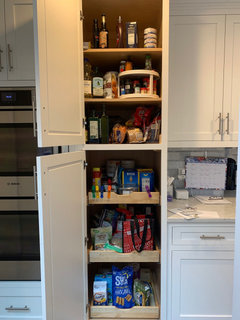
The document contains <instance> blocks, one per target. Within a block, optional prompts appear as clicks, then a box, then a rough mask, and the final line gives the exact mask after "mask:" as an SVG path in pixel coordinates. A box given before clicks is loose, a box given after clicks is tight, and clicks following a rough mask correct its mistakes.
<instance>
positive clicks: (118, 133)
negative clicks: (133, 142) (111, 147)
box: [111, 123, 127, 143]
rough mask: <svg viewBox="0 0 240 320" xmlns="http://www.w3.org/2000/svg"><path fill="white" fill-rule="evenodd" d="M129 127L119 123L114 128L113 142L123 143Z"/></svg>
mask: <svg viewBox="0 0 240 320" xmlns="http://www.w3.org/2000/svg"><path fill="white" fill-rule="evenodd" d="M126 133H127V128H126V126H122V125H121V124H119V123H117V124H115V126H114V127H113V129H112V137H111V138H112V143H123V141H124V140H125V138H126Z"/></svg>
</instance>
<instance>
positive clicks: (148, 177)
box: [138, 169, 154, 191]
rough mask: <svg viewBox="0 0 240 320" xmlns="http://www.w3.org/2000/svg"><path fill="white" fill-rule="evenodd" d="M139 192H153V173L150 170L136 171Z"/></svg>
mask: <svg viewBox="0 0 240 320" xmlns="http://www.w3.org/2000/svg"><path fill="white" fill-rule="evenodd" d="M138 184H139V191H146V186H147V187H148V189H149V191H154V171H153V170H152V169H138Z"/></svg>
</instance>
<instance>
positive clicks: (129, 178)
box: [122, 169, 138, 187]
mask: <svg viewBox="0 0 240 320" xmlns="http://www.w3.org/2000/svg"><path fill="white" fill-rule="evenodd" d="M122 185H128V186H133V187H135V186H136V187H138V171H137V170H136V169H124V170H123V171H122Z"/></svg>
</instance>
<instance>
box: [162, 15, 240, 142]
mask: <svg viewBox="0 0 240 320" xmlns="http://www.w3.org/2000/svg"><path fill="white" fill-rule="evenodd" d="M170 20H171V24H170V25H171V27H170V76H169V136H168V139H169V146H172V147H177V146H179V147H180V146H181V147H183V146H185V147H198V146H199V147H207V146H210V147H211V146H212V147H224V146H225V147H228V146H229V147H231V146H237V139H238V137H237V135H238V109H239V101H240V95H239V86H240V85H239V83H240V73H239V71H238V70H239V59H238V57H239V39H240V28H239V18H238V16H228V15H206V16H198V15H196V16H171V18H170Z"/></svg>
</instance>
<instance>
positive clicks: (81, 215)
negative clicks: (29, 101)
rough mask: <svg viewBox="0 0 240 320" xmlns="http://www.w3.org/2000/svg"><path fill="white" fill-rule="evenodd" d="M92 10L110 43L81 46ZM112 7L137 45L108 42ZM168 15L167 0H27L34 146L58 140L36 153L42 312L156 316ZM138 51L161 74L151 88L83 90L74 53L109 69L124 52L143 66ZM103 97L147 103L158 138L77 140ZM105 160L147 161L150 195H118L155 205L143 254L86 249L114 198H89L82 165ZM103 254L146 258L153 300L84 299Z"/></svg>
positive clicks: (51, 316) (160, 288) (128, 107)
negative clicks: (149, 36) (49, 150)
mask: <svg viewBox="0 0 240 320" xmlns="http://www.w3.org/2000/svg"><path fill="white" fill-rule="evenodd" d="M129 5H130V9H131V10H130V9H129ZM148 5H149V7H148ZM147 8H148V10H146V9H147ZM133 9H134V10H133ZM135 9H137V10H135ZM101 12H104V13H105V14H106V17H107V18H106V19H107V25H108V29H109V38H110V41H109V43H110V47H109V48H107V49H95V50H94V49H89V50H86V51H83V38H84V41H91V39H92V23H93V19H94V18H96V17H98V19H99V15H100V14H101ZM116 12H117V13H116ZM143 12H144V15H143ZM83 15H84V20H83ZM118 15H121V16H122V17H123V18H124V19H126V20H125V21H138V27H139V30H138V31H139V35H140V36H139V42H140V47H139V48H133V49H128V48H122V49H121V48H119V49H116V48H115V37H116V34H115V30H116V21H117V18H118ZM168 22H169V3H168V1H167V0H163V1H162V2H161V1H159V0H149V2H148V4H146V1H145V0H132V1H131V4H129V3H123V2H122V1H120V0H117V1H115V2H111V1H109V0H102V1H101V2H99V1H98V0H83V1H81V0H69V1H59V0H34V42H35V69H36V103H37V128H38V145H39V147H52V146H55V147H57V146H64V150H65V153H59V154H54V155H50V156H42V157H38V158H37V174H38V198H39V199H38V203H39V225H40V252H41V279H42V281H41V282H42V303H43V320H66V319H71V320H87V319H96V318H98V319H99V320H103V319H106V318H108V319H111V320H112V319H113V318H114V319H120V318H121V319H130V318H137V319H140V320H146V319H149V318H151V319H160V317H161V318H162V319H166V291H167V290H166V283H165V281H161V279H165V278H166V274H167V267H166V264H167V259H166V256H167V250H166V248H167V239H166V234H167V219H166V212H167V203H166V202H167V193H166V183H167V132H166V131H167V130H166V128H167V97H168V89H167V88H168V86H167V83H168V81H167V79H168ZM149 26H152V27H156V28H157V29H158V31H159V38H158V42H159V45H158V48H154V49H146V48H144V47H143V43H144V33H143V32H144V28H146V27H149ZM148 53H150V54H151V55H152V62H153V64H154V65H155V66H156V69H157V70H158V71H159V72H160V73H161V83H160V81H159V88H158V94H159V95H161V96H159V97H158V98H156V99H146V100H144V101H143V100H142V98H141V96H140V97H138V98H137V99H131V100H129V101H124V99H114V100H111V99H84V94H83V58H84V57H87V58H88V59H89V61H90V62H91V64H92V65H94V66H101V68H102V69H103V72H107V71H111V70H113V69H112V68H114V69H116V70H118V68H119V62H120V61H121V60H122V59H126V58H127V57H128V56H129V55H131V58H132V59H133V60H134V61H136V63H139V64H140V65H143V66H144V61H145V55H146V54H148ZM160 87H161V90H160ZM103 103H106V112H107V114H108V115H110V116H113V115H115V116H116V115H118V116H119V115H120V116H123V115H125V116H131V114H132V112H133V111H134V110H135V109H136V107H137V106H139V103H141V104H145V105H148V106H151V105H154V106H155V108H156V109H157V110H159V112H161V116H162V133H161V139H159V143H154V144H150V143H149V144H86V143H85V121H84V120H85V115H86V116H89V114H90V113H91V111H92V109H93V108H96V109H97V110H98V112H101V111H102V104H103ZM99 110H100V111H99ZM68 146H70V147H69V148H68ZM72 150H78V151H76V152H72ZM108 159H120V160H123V159H124V160H126V159H133V160H135V162H136V163H137V164H138V166H139V167H140V168H144V167H145V168H149V167H150V168H153V169H154V172H155V173H156V178H155V184H156V192H154V194H153V197H152V199H151V200H149V201H148V198H144V197H143V198H141V199H140V200H138V199H139V195H138V197H136V198H135V197H134V195H133V196H132V195H130V196H129V197H124V196H123V198H121V199H120V200H119V202H120V203H125V204H139V202H140V203H141V204H143V203H144V204H148V202H149V204H150V203H151V204H154V205H155V206H156V214H157V222H158V226H157V228H158V232H157V234H156V237H157V238H158V240H159V241H158V242H159V243H161V248H159V247H157V249H156V250H154V251H150V252H143V254H142V253H140V254H138V253H136V252H134V253H133V254H124V253H123V254H119V258H118V256H117V254H116V253H112V252H110V253H108V254H107V253H106V252H105V253H104V254H105V255H103V256H102V255H98V254H97V253H98V252H97V251H95V250H93V249H92V244H91V242H90V239H88V238H90V236H89V234H90V222H91V218H92V216H93V214H94V213H98V212H99V210H100V209H99V208H101V205H102V204H116V198H115V202H114V197H110V200H109V199H107V197H106V196H105V198H104V199H95V201H92V202H91V192H89V193H88V191H90V190H91V186H92V169H93V168H94V167H96V166H97V167H102V166H104V165H105V163H106V161H107V160H108ZM86 162H87V163H88V167H86ZM144 199H145V202H144ZM98 200H99V202H98ZM100 200H102V201H101V202H100ZM90 204H91V205H90ZM160 204H161V206H160ZM160 221H161V222H160ZM111 253H112V254H111ZM106 255H107V256H106ZM103 257H105V258H106V259H105V258H103ZM160 261H161V263H160ZM106 262H108V266H111V265H112V264H113V263H119V262H122V263H124V264H127V263H131V262H139V263H149V264H150V267H151V269H152V270H153V276H154V285H155V304H154V305H153V306H150V307H145V308H143V307H133V308H131V310H128V309H125V310H120V309H117V308H115V307H112V306H99V307H96V306H93V305H92V283H93V276H94V274H95V273H96V272H97V271H98V270H99V269H100V268H101V267H103V266H105V263H106Z"/></svg>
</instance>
